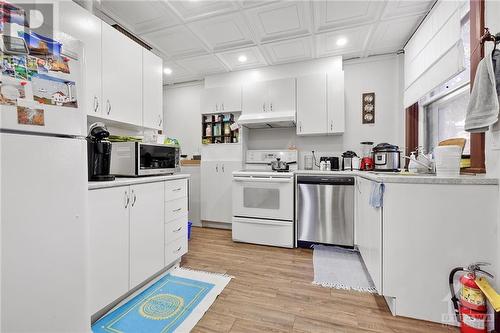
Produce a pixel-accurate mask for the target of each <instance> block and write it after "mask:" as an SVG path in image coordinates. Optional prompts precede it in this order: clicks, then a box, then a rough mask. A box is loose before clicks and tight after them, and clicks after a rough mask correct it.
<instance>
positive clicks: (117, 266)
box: [89, 179, 188, 313]
mask: <svg viewBox="0 0 500 333" xmlns="http://www.w3.org/2000/svg"><path fill="white" fill-rule="evenodd" d="M174 182H175V183H174ZM187 188H188V183H187V179H181V180H173V181H165V182H153V183H147V184H137V185H130V186H121V187H113V188H103V189H95V190H90V191H89V229H90V237H89V238H90V306H91V313H96V312H97V311H99V310H101V309H103V308H104V307H106V306H107V305H110V304H111V303H113V302H114V301H116V300H117V299H119V298H120V297H121V296H123V295H125V294H126V293H127V292H129V291H130V290H132V289H133V288H135V287H137V286H138V285H140V284H141V283H143V282H144V281H146V280H147V279H149V278H150V277H152V276H153V275H154V274H155V273H157V272H159V271H161V270H162V269H163V268H165V267H166V266H169V265H170V264H172V263H173V262H175V261H176V260H178V259H180V257H181V256H182V255H183V254H186V253H187V248H188V247H187V214H188V211H187V207H188V197H187ZM177 189H179V190H177ZM178 193H181V194H182V193H186V195H185V196H184V197H180V198H179V197H178V196H179V194H178ZM172 197H173V198H174V199H173V200H171V199H172ZM178 208H180V209H178ZM168 209H170V210H175V214H173V215H168V214H166V210H168Z"/></svg>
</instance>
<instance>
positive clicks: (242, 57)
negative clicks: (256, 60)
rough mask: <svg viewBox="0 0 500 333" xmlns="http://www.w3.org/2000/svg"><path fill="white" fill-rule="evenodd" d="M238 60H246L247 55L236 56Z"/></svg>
mask: <svg viewBox="0 0 500 333" xmlns="http://www.w3.org/2000/svg"><path fill="white" fill-rule="evenodd" d="M238 61H239V62H246V61H247V56H245V55H240V56H239V57H238Z"/></svg>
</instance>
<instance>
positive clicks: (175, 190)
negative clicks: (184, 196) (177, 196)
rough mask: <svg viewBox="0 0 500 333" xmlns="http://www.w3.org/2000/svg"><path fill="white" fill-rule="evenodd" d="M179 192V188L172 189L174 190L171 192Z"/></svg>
mask: <svg viewBox="0 0 500 333" xmlns="http://www.w3.org/2000/svg"><path fill="white" fill-rule="evenodd" d="M180 190H182V189H181V188H180V187H179V188H174V189H173V190H172V192H179V191H180Z"/></svg>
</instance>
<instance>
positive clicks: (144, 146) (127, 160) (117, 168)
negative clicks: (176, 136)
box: [110, 142, 180, 177]
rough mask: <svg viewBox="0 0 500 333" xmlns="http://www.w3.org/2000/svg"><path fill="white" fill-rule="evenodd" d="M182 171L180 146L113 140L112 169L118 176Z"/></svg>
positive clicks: (112, 172) (138, 175)
mask: <svg viewBox="0 0 500 333" xmlns="http://www.w3.org/2000/svg"><path fill="white" fill-rule="evenodd" d="M178 171H180V166H179V146H176V145H162V144H154V143H142V142H113V143H112V146H111V170H110V173H111V174H113V175H116V176H125V177H140V176H153V175H164V174H173V173H175V172H178Z"/></svg>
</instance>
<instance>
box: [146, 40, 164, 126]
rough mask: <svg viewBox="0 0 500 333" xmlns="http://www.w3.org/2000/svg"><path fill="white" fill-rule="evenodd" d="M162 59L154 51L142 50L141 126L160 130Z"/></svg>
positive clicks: (161, 115) (161, 116)
mask: <svg viewBox="0 0 500 333" xmlns="http://www.w3.org/2000/svg"><path fill="white" fill-rule="evenodd" d="M162 68H163V61H162V59H161V58H160V57H158V56H157V55H155V54H154V53H152V52H150V51H148V50H146V49H143V50H142V112H143V114H142V117H143V126H144V127H147V128H153V129H158V130H160V129H161V128H162V123H163V71H162Z"/></svg>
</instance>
